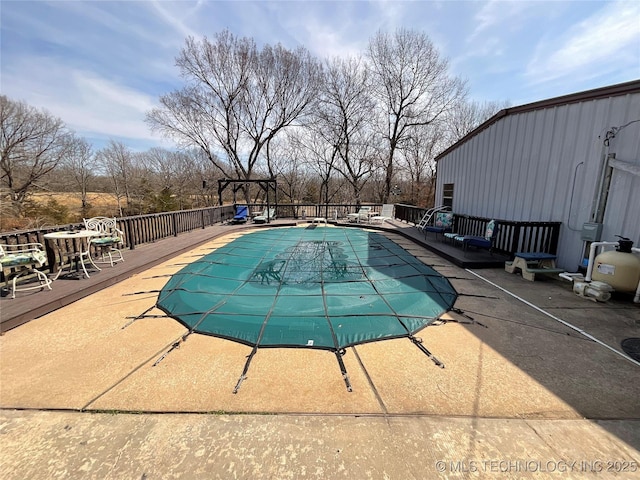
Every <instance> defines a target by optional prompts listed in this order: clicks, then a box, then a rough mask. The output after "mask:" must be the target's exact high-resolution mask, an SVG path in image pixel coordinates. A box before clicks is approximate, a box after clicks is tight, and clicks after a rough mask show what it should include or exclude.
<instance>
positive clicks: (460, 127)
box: [446, 98, 510, 144]
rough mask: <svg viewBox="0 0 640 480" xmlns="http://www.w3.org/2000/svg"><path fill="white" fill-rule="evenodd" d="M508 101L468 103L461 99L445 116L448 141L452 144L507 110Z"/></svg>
mask: <svg viewBox="0 0 640 480" xmlns="http://www.w3.org/2000/svg"><path fill="white" fill-rule="evenodd" d="M509 106H510V102H509V101H502V102H500V101H491V102H489V101H485V102H477V101H468V100H466V99H464V98H461V99H460V100H459V101H458V102H456V104H455V106H454V108H452V109H451V110H450V111H449V112H448V115H447V118H446V124H447V127H448V128H447V130H448V137H449V138H448V140H449V143H450V144H453V143H455V142H457V141H458V140H460V139H461V138H462V137H464V136H465V135H466V134H467V133H469V132H471V131H472V130H473V129H474V128H476V127H477V126H479V125H480V124H482V123H483V122H484V121H486V120H488V119H489V118H491V117H492V116H493V115H495V114H496V113H498V112H499V111H500V110H502V109H505V108H508V107H509Z"/></svg>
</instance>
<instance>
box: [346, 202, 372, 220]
mask: <svg viewBox="0 0 640 480" xmlns="http://www.w3.org/2000/svg"><path fill="white" fill-rule="evenodd" d="M369 212H371V207H370V206H363V207H360V210H358V212H357V213H348V214H347V218H348V219H349V221H350V222H358V223H360V220H365V221H367V222H368V221H369Z"/></svg>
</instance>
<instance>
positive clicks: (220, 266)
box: [157, 227, 457, 386]
mask: <svg viewBox="0 0 640 480" xmlns="http://www.w3.org/2000/svg"><path fill="white" fill-rule="evenodd" d="M456 298H457V292H456V291H455V289H454V288H453V287H452V286H451V284H450V283H449V281H448V280H447V279H446V278H445V277H443V276H442V275H441V274H439V273H438V272H436V271H435V270H434V269H433V268H431V267H429V266H428V265H425V264H424V263H422V262H421V261H420V260H418V259H417V258H415V257H414V256H413V255H411V254H410V253H408V252H407V251H406V250H404V249H403V248H402V247H400V246H399V245H397V244H396V243H395V242H393V241H392V240H390V239H389V238H387V237H385V236H384V235H382V234H380V233H377V232H370V231H364V230H360V229H355V228H333V227H317V228H297V227H292V228H274V229H268V230H262V231H257V232H254V233H249V234H246V235H243V236H242V237H240V238H238V239H236V240H233V241H232V242H230V243H228V244H227V245H225V246H223V247H220V248H218V249H216V250H215V251H213V252H212V253H210V254H208V255H206V256H204V257H203V258H202V259H200V260H197V261H195V262H193V263H191V264H189V265H188V266H186V267H184V268H183V269H181V270H180V271H179V272H177V273H176V274H174V275H173V276H172V277H171V279H170V280H169V282H167V284H166V285H165V286H164V288H163V289H162V290H161V292H160V294H159V296H158V301H157V306H158V307H159V308H160V309H161V310H163V311H164V312H165V313H167V314H168V315H169V316H171V317H173V318H175V319H176V320H178V321H179V322H181V323H182V324H184V325H185V326H186V327H187V328H188V329H189V331H190V332H191V331H193V332H198V333H202V334H207V335H214V336H217V337H222V338H226V339H230V340H234V341H238V342H241V343H244V344H247V345H250V346H253V347H254V353H255V350H256V349H257V348H258V347H261V348H262V347H301V348H302V347H304V348H318V349H326V350H331V351H334V352H342V353H344V349H345V348H346V347H349V346H352V345H356V344H360V343H365V342H372V341H377V340H384V339H390V338H400V337H409V338H411V339H412V340H413V339H414V337H413V334H414V333H416V332H417V331H419V330H421V329H422V328H424V327H425V326H427V325H429V324H430V323H431V322H433V321H434V320H435V319H437V318H438V317H439V316H440V315H442V314H443V313H444V312H447V311H448V310H450V309H451V308H452V307H453V304H454V303H455V301H456ZM414 343H415V342H414ZM425 351H426V350H425ZM338 360H339V361H340V363H341V367H342V366H343V365H342V361H341V359H340V357H338ZM249 361H250V359H249ZM249 361H248V362H249ZM248 362H247V367H248ZM245 371H246V368H245ZM344 373H345V372H344V369H343V374H344ZM345 380H346V379H345ZM347 386H349V385H348V384H347Z"/></svg>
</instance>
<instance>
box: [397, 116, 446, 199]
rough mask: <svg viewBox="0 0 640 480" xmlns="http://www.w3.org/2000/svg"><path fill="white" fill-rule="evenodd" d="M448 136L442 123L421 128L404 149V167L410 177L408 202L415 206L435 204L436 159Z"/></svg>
mask: <svg viewBox="0 0 640 480" xmlns="http://www.w3.org/2000/svg"><path fill="white" fill-rule="evenodd" d="M445 141H446V136H445V132H444V128H443V125H442V122H435V123H432V124H431V125H425V126H421V127H419V128H418V129H417V130H416V132H415V134H414V135H412V136H411V137H409V138H408V140H407V144H406V148H404V149H403V155H402V157H403V166H404V168H405V169H406V171H407V173H408V177H409V182H408V184H409V185H408V186H409V192H408V194H407V196H408V201H409V202H410V203H412V204H414V205H428V204H429V203H432V202H433V199H432V196H433V193H434V189H435V179H436V164H435V160H434V157H435V156H436V155H437V154H438V153H439V152H440V151H441V150H442V149H443V148H444V146H445V143H444V142H445Z"/></svg>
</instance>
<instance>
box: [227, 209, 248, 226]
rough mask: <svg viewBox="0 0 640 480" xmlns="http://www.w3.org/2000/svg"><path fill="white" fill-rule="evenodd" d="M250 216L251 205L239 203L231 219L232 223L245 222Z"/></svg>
mask: <svg viewBox="0 0 640 480" xmlns="http://www.w3.org/2000/svg"><path fill="white" fill-rule="evenodd" d="M248 216H249V207H247V206H246V205H237V206H236V214H235V216H234V217H233V219H232V220H231V223H244V222H246V221H247V217H248Z"/></svg>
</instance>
